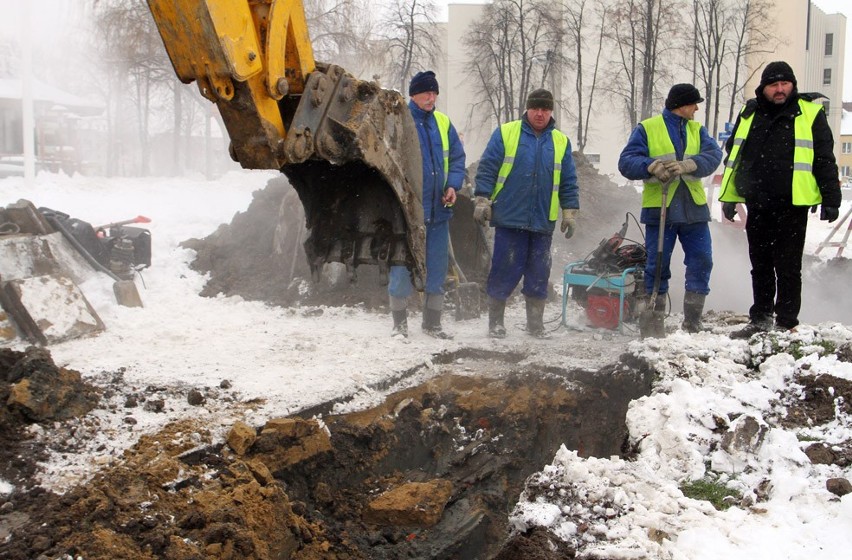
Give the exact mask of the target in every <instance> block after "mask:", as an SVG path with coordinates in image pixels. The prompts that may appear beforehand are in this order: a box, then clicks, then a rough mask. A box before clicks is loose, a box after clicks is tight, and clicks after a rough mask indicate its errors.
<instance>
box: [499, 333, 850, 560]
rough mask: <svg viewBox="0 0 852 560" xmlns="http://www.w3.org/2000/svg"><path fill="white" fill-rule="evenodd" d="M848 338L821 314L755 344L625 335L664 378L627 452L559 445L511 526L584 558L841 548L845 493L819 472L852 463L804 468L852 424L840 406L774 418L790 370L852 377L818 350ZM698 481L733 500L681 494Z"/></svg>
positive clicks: (846, 366) (839, 471)
mask: <svg viewBox="0 0 852 560" xmlns="http://www.w3.org/2000/svg"><path fill="white" fill-rule="evenodd" d="M850 340H852V331H850V330H849V329H848V328H846V327H843V326H842V325H839V324H828V323H825V324H822V325H819V326H818V327H814V328H809V327H802V328H800V330H799V332H798V333H771V334H769V335H766V336H758V337H755V339H753V341H751V342H749V341H738V340H731V339H730V338H728V336H726V335H724V334H709V333H707V334H701V335H697V336H687V335H680V334H675V335H672V336H670V337H668V338H666V339H665V340H657V339H649V340H646V341H644V342H641V343H640V342H633V343H631V345H630V349H631V351H632V352H634V353H635V354H636V355H638V356H640V357H642V358H644V359H646V360H648V361H649V362H650V363H651V364H652V366H653V367H654V369H655V370H656V371H657V372H658V374H659V378H658V379H657V382H656V384H655V388H654V391H653V393H652V394H651V395H649V396H647V397H643V398H641V399H638V400H636V401H634V402H633V403H632V404H631V406H630V410H629V412H628V418H627V422H628V427H629V430H630V440H631V443H632V444H633V445H634V448H635V449H636V451H637V456H636V458H635V460H632V461H624V460H621V459H619V458H617V457H614V458H610V459H605V458H587V459H586V458H580V457H578V455H577V453H576V452H574V451H569V450H568V449H566V448H564V447H563V448H562V449H561V450H560V451H559V452H558V453H557V455H556V457H555V459H554V461H553V463H552V464H551V465H549V466H548V467H546V468H545V469H544V470H542V471H541V472H539V473H537V474H535V475H534V476H532V477H531V478H530V480H529V481H528V484H527V489H526V490H525V492H524V495H523V496H522V498H521V501H520V502H519V504H518V505H517V507H516V508H515V510H514V512H513V513H512V516H511V518H512V525H513V527H514V528H515V529H516V530H518V531H526V530H528V529H530V528H532V527H534V526H542V527H547V528H549V529H550V530H551V531H552V532H553V533H554V534H555V535H556V536H558V537H559V538H561V539H563V540H566V541H568V542H570V543H571V544H572V545H573V546H575V547H576V548H577V550H578V554H579V557H581V558H608V559H620V558H624V559H628V558H659V559H687V558H688V559H691V560H696V559H701V558H707V559H711V558H712V559H716V558H750V559H762V558H766V559H770V558H771V559H777V558H816V557H821V558H842V557H845V556H846V555H847V554H848V551H849V550H850V549H852V532H850V530H849V528H850V527H851V526H852V494H847V495H846V496H844V497H843V498H837V497H836V496H835V495H833V494H831V493H830V492H828V491H827V490H826V480H827V479H829V478H836V477H844V478H847V479H848V478H850V477H852V467H850V466H848V465H847V466H846V467H839V466H837V465H816V464H811V462H810V460H809V459H808V457H807V456H806V455H805V453H804V452H803V449H804V448H805V447H807V445H808V444H809V443H810V442H813V441H815V440H816V441H825V442H827V443H829V444H834V443H841V442H847V441H849V440H850V438H852V422H850V419H849V418H848V417H846V416H845V415H844V414H842V413H841V414H835V419H834V420H833V421H831V422H829V423H827V424H824V425H818V426H804V427H801V428H796V427H794V428H785V427H783V426H782V425H781V421H782V420H783V419H784V417H785V408H784V406H783V404H782V402H783V398H784V397H785V393H788V392H789V393H790V394H791V395H792V396H793V397H794V398H796V397H797V395H798V393H799V391H800V389H801V387H799V386H797V385H796V382H795V380H796V376H797V375H798V374H800V373H802V374H807V375H813V376H819V375H824V374H830V375H832V376H835V377H838V378H841V379H845V380H852V364H850V363H844V362H839V361H838V359H837V356H836V355H835V354H833V353H829V352H827V351H826V348H828V349H833V348H836V347H839V346H841V345H842V344H845V343H848V342H849V341H850ZM795 356H800V357H798V358H796V357H795ZM799 438H803V439H805V440H807V441H799ZM694 481H704V482H707V483H709V484H711V485H715V486H717V487H719V488H726V489H727V490H728V493H730V494H731V495H732V496H737V497H736V498H733V497H732V498H728V499H727V500H726V501H727V503H728V504H730V505H731V507H730V508H729V509H725V510H723V511H718V510H716V509H715V508H714V507H713V505H711V503H710V502H709V501H705V500H698V499H691V498H688V497H685V496H684V493H683V492H682V491H681V486H682V485H684V484H685V483H688V482H694Z"/></svg>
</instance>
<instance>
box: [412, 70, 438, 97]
mask: <svg viewBox="0 0 852 560" xmlns="http://www.w3.org/2000/svg"><path fill="white" fill-rule="evenodd" d="M424 91H434V92H435V93H438V80H436V79H435V73H434V72H432V71H431V70H426V71H425V72H418V73H416V74H415V75H414V77H413V78H411V83H409V84H408V95H417V94H418V93H423V92H424Z"/></svg>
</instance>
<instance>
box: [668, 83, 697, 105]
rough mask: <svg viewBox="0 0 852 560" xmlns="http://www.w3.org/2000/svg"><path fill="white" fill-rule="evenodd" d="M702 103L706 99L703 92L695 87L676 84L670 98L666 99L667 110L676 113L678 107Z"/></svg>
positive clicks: (670, 91) (670, 92)
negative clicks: (702, 95) (702, 94)
mask: <svg viewBox="0 0 852 560" xmlns="http://www.w3.org/2000/svg"><path fill="white" fill-rule="evenodd" d="M702 101H704V98H703V97H701V92H699V91H698V88H696V87H695V86H694V85H692V84H675V85H673V86H672V89H670V90H669V95H668V97H666V109H668V110H669V111H674V110H675V109H677V108H678V107H683V106H684V105H692V104H693V103H701V102H702Z"/></svg>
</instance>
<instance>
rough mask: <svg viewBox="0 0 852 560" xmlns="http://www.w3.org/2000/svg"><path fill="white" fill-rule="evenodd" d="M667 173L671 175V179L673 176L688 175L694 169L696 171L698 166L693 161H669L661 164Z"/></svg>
mask: <svg viewBox="0 0 852 560" xmlns="http://www.w3.org/2000/svg"><path fill="white" fill-rule="evenodd" d="M663 165H664V166H665V167H666V169H667V170H668V171H669V173H671V174H672V177H674V176H675V175H689V174H690V173H692V172H693V171H695V170H696V169H698V164H697V163H695V160H693V159H689V158H687V159H685V160H683V161H678V160H676V159H675V160H671V161H666V162H664V163H663Z"/></svg>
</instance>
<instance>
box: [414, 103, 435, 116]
mask: <svg viewBox="0 0 852 560" xmlns="http://www.w3.org/2000/svg"><path fill="white" fill-rule="evenodd" d="M408 108H409V109H411V115H412V116H413V117H414V118H416V119H425V118H426V117H428V116H429V115H431V114H432V113H434V112H435V110H434V109H432V110H431V111H424V110H423V109H421V108H420V107H418V106H417V103H415V102H414V101H412V100H410V99H409V100H408Z"/></svg>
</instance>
